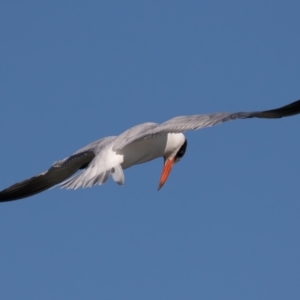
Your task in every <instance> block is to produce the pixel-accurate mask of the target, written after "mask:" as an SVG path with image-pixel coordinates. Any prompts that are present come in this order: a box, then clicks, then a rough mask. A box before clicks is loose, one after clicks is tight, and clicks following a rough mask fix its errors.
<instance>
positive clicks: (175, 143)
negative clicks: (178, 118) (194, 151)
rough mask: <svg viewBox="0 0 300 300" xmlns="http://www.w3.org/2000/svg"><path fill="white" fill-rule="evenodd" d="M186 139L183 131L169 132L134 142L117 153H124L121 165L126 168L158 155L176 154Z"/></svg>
mask: <svg viewBox="0 0 300 300" xmlns="http://www.w3.org/2000/svg"><path fill="white" fill-rule="evenodd" d="M184 141H185V137H184V135H183V134H182V133H169V134H168V135H164V136H157V137H155V138H149V139H146V140H142V141H138V142H133V143H132V144H130V145H128V146H126V147H125V148H123V149H122V150H120V151H117V154H120V155H123V163H122V164H121V166H122V168H123V169H126V168H129V167H131V166H133V165H136V164H141V163H145V162H147V161H150V160H152V159H155V158H158V157H169V156H172V155H174V156H175V154H176V153H177V151H178V150H179V148H180V147H181V146H182V145H183V143H184Z"/></svg>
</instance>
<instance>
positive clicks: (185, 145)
mask: <svg viewBox="0 0 300 300" xmlns="http://www.w3.org/2000/svg"><path fill="white" fill-rule="evenodd" d="M186 147H187V140H185V142H184V144H183V145H182V146H181V147H180V149H179V151H178V152H177V154H176V159H177V161H178V160H179V159H180V158H182V157H183V155H184V154H185V151H186Z"/></svg>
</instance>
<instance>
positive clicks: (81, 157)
mask: <svg viewBox="0 0 300 300" xmlns="http://www.w3.org/2000/svg"><path fill="white" fill-rule="evenodd" d="M113 139H115V137H107V138H103V139H101V140H98V141H96V142H93V143H91V144H89V145H87V146H85V147H83V148H81V149H80V150H78V151H76V152H75V153H74V154H73V155H71V156H69V157H67V158H65V159H63V160H60V161H57V162H55V163H54V164H53V165H52V167H51V168H50V169H49V170H47V171H45V172H43V173H41V174H38V175H36V176H34V177H31V178H29V179H27V180H24V181H21V182H19V183H16V184H13V185H12V186H10V187H8V188H7V189H4V190H2V191H1V192H0V202H6V201H12V200H18V199H22V198H26V197H29V196H32V195H35V194H37V193H40V192H42V191H45V190H47V189H49V188H51V187H53V186H55V185H57V184H58V183H61V182H63V181H64V180H66V179H67V178H69V177H70V176H72V175H73V174H75V173H76V172H77V171H78V170H80V169H83V168H86V167H87V166H88V165H89V163H90V162H91V161H92V160H93V159H94V157H95V156H96V154H97V153H98V152H100V151H101V149H102V148H103V147H104V146H105V145H107V143H110V142H111V141H112V140H113Z"/></svg>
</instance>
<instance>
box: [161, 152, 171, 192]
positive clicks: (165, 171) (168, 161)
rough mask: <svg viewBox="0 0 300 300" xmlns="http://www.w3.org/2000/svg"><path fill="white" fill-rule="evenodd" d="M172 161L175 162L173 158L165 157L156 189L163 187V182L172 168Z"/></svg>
mask: <svg viewBox="0 0 300 300" xmlns="http://www.w3.org/2000/svg"><path fill="white" fill-rule="evenodd" d="M174 163H175V158H168V159H165V161H164V167H163V170H162V173H161V176H160V180H159V185H158V190H160V189H161V188H162V187H163V185H164V184H165V182H166V181H167V179H168V176H169V174H170V172H171V170H172V167H173V165H174Z"/></svg>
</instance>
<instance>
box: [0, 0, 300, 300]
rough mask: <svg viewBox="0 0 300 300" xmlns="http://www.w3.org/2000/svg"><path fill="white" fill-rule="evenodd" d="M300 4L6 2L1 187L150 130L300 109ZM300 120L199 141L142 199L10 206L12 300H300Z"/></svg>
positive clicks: (2, 269) (135, 172)
mask: <svg viewBox="0 0 300 300" xmlns="http://www.w3.org/2000/svg"><path fill="white" fill-rule="evenodd" d="M299 14H300V2H299V1H251V2H249V1H247V2H245V1H202V2H200V1H163V0H160V1H2V2H1V4H0V32H1V47H0V58H1V67H0V99H1V100H0V101H1V110H0V128H1V130H0V132H1V157H2V159H1V173H0V188H1V189H2V188H5V187H7V186H9V185H10V184H12V183H15V182H16V181H20V180H23V179H26V178H28V177H30V176H32V175H35V174H37V173H39V172H41V171H44V170H46V169H47V168H48V167H50V166H51V164H52V163H53V162H54V161H56V160H59V159H62V158H64V157H66V156H68V155H70V154H72V153H73V152H74V151H76V150H77V149H79V148H80V147H82V146H84V145H86V144H87V143H89V142H91V141H94V140H96V139H99V138H101V137H104V136H109V135H118V134H119V133H121V132H122V131H124V130H125V129H127V128H129V127H131V126H133V125H136V124H139V123H142V122H146V121H152V122H163V121H165V120H167V119H169V118H171V117H174V116H178V115H186V114H197V113H210V112H218V111H233V112H234V111H252V110H260V109H270V108H275V107H279V106H281V105H284V104H287V103H289V102H292V101H295V100H297V99H299V98H300V72H299V70H300V59H299V49H300V29H299V28H300V21H299ZM299 128H300V116H295V117H291V118H286V119H281V120H254V119H253V120H245V121H235V122H229V123H226V124H222V125H219V126H216V127H213V128H208V129H204V130H201V131H196V132H189V133H188V134H187V138H188V141H189V144H188V149H187V153H186V155H185V157H184V158H183V159H182V160H181V162H180V163H178V164H177V165H176V166H175V168H174V169H173V171H172V174H171V176H170V178H169V180H168V182H167V183H166V185H165V186H164V187H163V189H162V190H160V191H159V192H158V191H157V185H158V179H159V176H160V172H161V168H162V159H159V160H156V161H153V162H150V163H147V164H143V165H139V166H137V167H134V168H131V169H128V170H126V171H125V185H124V186H123V187H119V186H117V185H116V184H115V183H114V182H112V180H110V181H109V182H108V183H107V184H106V185H104V186H101V187H99V186H97V187H94V188H91V189H84V190H78V191H65V190H60V189H52V190H49V191H47V192H44V193H42V194H39V195H36V196H34V197H31V198H28V199H25V200H20V201H14V202H11V203H4V204H1V209H0V241H1V242H0V244H1V246H0V291H1V292H0V293H1V299H6V300H9V299H31V300H32V299H74V300H77V299H231V300H233V299H256V300H257V299H273V300H274V299H300V284H299V282H300V256H299V253H300V242H299V231H300V218H299V215H300V189H299V178H300V160H299V152H300V135H299Z"/></svg>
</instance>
